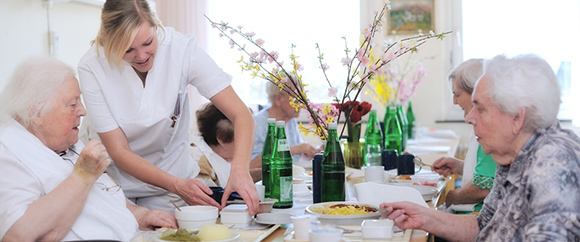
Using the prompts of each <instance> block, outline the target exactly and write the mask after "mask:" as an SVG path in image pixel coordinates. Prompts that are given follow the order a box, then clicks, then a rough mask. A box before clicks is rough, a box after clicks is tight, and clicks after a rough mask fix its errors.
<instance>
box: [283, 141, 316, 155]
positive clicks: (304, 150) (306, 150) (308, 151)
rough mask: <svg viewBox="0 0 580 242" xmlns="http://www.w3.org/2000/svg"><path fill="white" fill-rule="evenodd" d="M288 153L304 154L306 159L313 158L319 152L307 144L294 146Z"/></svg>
mask: <svg viewBox="0 0 580 242" xmlns="http://www.w3.org/2000/svg"><path fill="white" fill-rule="evenodd" d="M290 152H292V154H295V155H296V154H304V155H305V156H307V157H311V158H312V157H313V156H314V155H316V153H318V152H320V150H319V149H316V147H314V146H312V145H310V144H308V143H302V144H299V145H295V146H292V147H290Z"/></svg>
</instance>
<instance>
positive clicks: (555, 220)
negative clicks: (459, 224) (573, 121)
mask: <svg viewBox="0 0 580 242" xmlns="http://www.w3.org/2000/svg"><path fill="white" fill-rule="evenodd" d="M579 157H580V139H579V138H578V136H576V135H575V134H574V133H573V132H572V131H570V130H563V129H561V128H560V125H559V124H558V123H554V124H553V125H551V126H550V127H548V128H546V129H539V130H537V131H536V132H535V133H534V134H533V135H532V137H530V139H529V140H528V141H527V142H526V144H525V145H524V147H523V148H522V150H521V151H520V152H519V154H518V155H517V156H516V158H515V159H514V161H513V163H512V164H511V166H501V165H498V166H497V172H496V176H495V182H494V186H493V188H492V191H491V193H490V194H489V195H488V196H487V198H486V199H485V201H484V205H483V208H482V210H481V212H480V214H479V216H478V217H477V221H478V224H479V229H480V233H479V235H478V237H477V239H476V240H477V241H580V160H579Z"/></svg>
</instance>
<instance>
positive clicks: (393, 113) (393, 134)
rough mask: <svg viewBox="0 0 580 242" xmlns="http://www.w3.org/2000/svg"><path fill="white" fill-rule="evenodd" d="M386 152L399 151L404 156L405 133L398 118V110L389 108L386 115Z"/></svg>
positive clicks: (392, 107)
mask: <svg viewBox="0 0 580 242" xmlns="http://www.w3.org/2000/svg"><path fill="white" fill-rule="evenodd" d="M384 123H385V128H384V130H385V140H384V141H385V145H384V147H385V150H397V152H398V154H402V146H401V142H402V141H403V131H402V129H401V123H400V121H399V119H398V118H397V108H396V107H394V106H388V107H387V110H386V113H385V120H384Z"/></svg>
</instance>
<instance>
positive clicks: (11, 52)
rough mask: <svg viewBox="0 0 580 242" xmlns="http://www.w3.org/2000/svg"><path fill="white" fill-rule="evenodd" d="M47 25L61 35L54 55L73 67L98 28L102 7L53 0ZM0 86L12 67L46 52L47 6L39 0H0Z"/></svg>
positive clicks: (6, 78) (4, 81) (5, 80)
mask: <svg viewBox="0 0 580 242" xmlns="http://www.w3.org/2000/svg"><path fill="white" fill-rule="evenodd" d="M49 16H50V28H51V30H52V31H54V32H56V33H58V35H59V37H60V52H59V53H58V54H56V55H54V57H55V58H58V59H60V60H62V61H64V62H65V63H67V64H68V65H70V66H72V67H73V68H74V69H75V70H76V66H77V64H78V61H79V60H80V58H81V57H82V55H83V54H84V53H85V52H86V50H87V49H88V48H89V47H90V41H91V40H93V39H94V38H95V36H96V34H97V31H98V30H99V25H100V16H101V8H100V7H96V6H93V5H87V4H83V3H77V2H63V1H56V2H54V4H53V5H52V7H50V8H49ZM0 23H2V25H0V46H1V47H0V54H1V56H2V58H0V88H1V87H3V86H4V85H5V83H6V82H7V80H8V78H9V77H10V75H11V74H12V71H13V70H14V68H15V67H16V66H17V65H18V64H20V63H21V62H22V61H24V60H25V59H27V58H29V57H31V56H35V55H42V54H44V55H48V53H49V52H48V37H47V36H48V34H47V33H48V31H47V29H48V26H47V10H46V8H44V7H43V3H42V0H1V1H0Z"/></svg>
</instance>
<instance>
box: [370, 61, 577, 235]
mask: <svg viewBox="0 0 580 242" xmlns="http://www.w3.org/2000/svg"><path fill="white" fill-rule="evenodd" d="M472 100H473V103H474V107H473V109H472V110H471V111H470V112H469V114H468V115H467V116H466V120H467V122H469V123H470V124H472V125H473V127H474V129H475V134H476V136H477V140H478V141H479V143H480V144H481V146H482V148H483V151H484V152H485V153H486V154H490V155H491V156H492V157H493V159H494V161H495V162H496V163H497V164H498V168H497V171H496V177H495V182H494V185H493V188H492V190H491V193H490V194H489V195H488V196H487V198H486V199H485V203H484V205H483V208H482V210H481V212H480V214H479V215H478V216H477V217H476V216H470V215H452V214H445V213H442V212H438V211H435V210H431V209H427V208H424V207H421V206H418V205H415V204H412V203H405V202H403V203H383V204H381V208H382V209H385V210H386V211H387V212H385V213H384V214H383V216H385V217H388V218H390V219H392V220H394V221H395V224H396V225H397V226H398V227H400V228H402V229H408V228H417V229H423V230H425V231H428V232H430V233H432V234H434V235H436V236H439V237H442V238H444V239H447V240H451V241H474V240H475V241H524V240H525V241H579V240H580V206H579V205H578V204H580V186H578V181H579V178H580V160H579V157H580V139H579V138H578V136H576V135H575V134H574V133H573V132H572V131H570V130H564V129H562V128H561V127H560V125H559V123H558V120H557V118H556V115H557V114H558V110H559V107H560V89H559V87H558V80H557V79H556V76H555V75H554V72H553V71H552V69H551V67H550V66H549V65H548V63H547V62H546V61H545V60H543V59H541V58H540V57H537V56H534V55H521V56H516V57H513V58H506V57H505V56H496V57H494V58H493V59H491V60H487V61H486V62H485V64H484V74H483V76H482V77H481V78H480V79H479V80H478V82H477V84H476V87H475V90H474V93H473V96H472Z"/></svg>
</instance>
